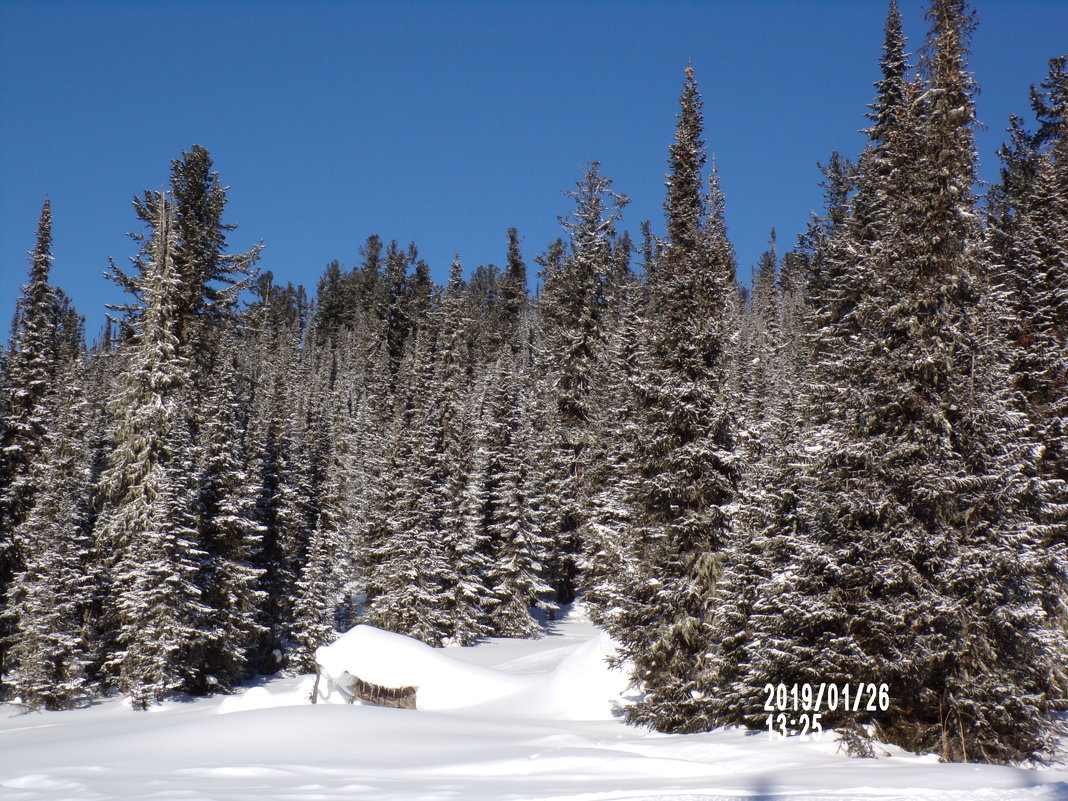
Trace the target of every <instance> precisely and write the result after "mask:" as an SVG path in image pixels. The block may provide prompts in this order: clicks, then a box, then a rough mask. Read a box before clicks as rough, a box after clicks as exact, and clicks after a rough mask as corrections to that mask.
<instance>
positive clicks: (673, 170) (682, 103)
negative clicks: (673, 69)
mask: <svg viewBox="0 0 1068 801" xmlns="http://www.w3.org/2000/svg"><path fill="white" fill-rule="evenodd" d="M701 105H702V104H701V95H700V93H699V92H698V91H697V81H696V80H695V79H694V76H693V65H687V67H686V79H685V80H684V81H683V86H682V95H681V97H680V98H679V115H678V123H677V124H676V127H675V141H674V142H673V143H672V144H671V148H670V150H669V158H668V166H669V168H670V172H669V173H668V175H667V182H666V186H667V197H666V198H665V200H664V212H665V214H666V216H667V233H668V247H669V250H670V252H672V253H674V254H675V257H677V258H688V257H689V256H692V255H693V254H694V253H695V252H696V246H697V241H698V237H699V232H700V230H701V222H702V218H703V216H704V210H705V209H704V197H703V193H702V179H701V172H702V170H703V168H704V165H705V160H706V158H707V153H706V150H705V142H704V139H703V138H702V136H703V132H704V118H703V117H702V114H701Z"/></svg>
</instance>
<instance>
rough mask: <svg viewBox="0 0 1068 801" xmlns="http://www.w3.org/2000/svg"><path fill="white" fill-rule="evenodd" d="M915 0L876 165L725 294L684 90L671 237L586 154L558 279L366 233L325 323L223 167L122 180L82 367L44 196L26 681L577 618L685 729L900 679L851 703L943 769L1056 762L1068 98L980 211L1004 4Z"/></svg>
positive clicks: (1067, 527) (23, 412)
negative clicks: (982, 155) (101, 319)
mask: <svg viewBox="0 0 1068 801" xmlns="http://www.w3.org/2000/svg"><path fill="white" fill-rule="evenodd" d="M927 19H928V22H929V25H930V30H929V34H928V37H927V41H926V42H925V44H924V46H923V47H922V48H921V50H920V51H919V55H918V58H917V59H916V60H915V63H914V61H913V60H912V58H911V57H910V55H909V54H908V53H907V51H906V47H907V43H906V41H905V38H904V36H903V34H902V25H901V17H900V14H899V11H898V9H897V5H896V2H894V0H891V3H890V7H889V13H888V17H887V24H886V29H885V43H884V47H883V52H882V57H881V60H880V67H881V76H882V77H881V79H880V80H879V82H878V83H877V84H876V87H875V88H876V93H875V99H874V102H873V103H872V104H871V106H870V107H869V110H868V115H867V116H868V119H869V121H870V125H869V127H868V128H867V129H866V134H867V144H866V146H865V148H864V150H863V151H862V152H861V153H860V154H859V155H858V156H857V158H856V159H855V160H850V159H847V158H844V157H842V156H840V155H839V154H832V156H831V158H830V159H829V160H828V162H827V164H826V165H824V167H823V172H824V175H825V182H824V187H825V189H826V207H825V209H824V211H823V213H822V214H821V215H819V216H818V217H816V218H814V219H813V220H812V221H811V223H810V225H809V226H808V228H807V230H806V231H805V232H804V233H803V234H802V235H801V236H800V237H799V239H798V242H797V244H796V245H795V246H794V247H793V249H791V250H789V251H788V252H786V253H783V254H782V255H781V256H780V255H779V253H778V251H777V243H776V239H775V236H774V232H773V234H772V238H771V243H770V246H769V249H768V251H767V253H765V255H764V256H763V257H762V259H761V261H760V264H759V266H758V269H757V270H756V272H755V275H754V279H753V281H752V285H751V286H750V287H743V286H741V285H740V284H739V283H738V280H737V278H736V266H737V265H736V261H735V257H734V253H733V250H732V246H731V243H730V240H729V238H728V235H727V228H726V223H725V216H724V207H725V199H724V196H723V193H722V191H721V189H720V185H719V178H718V175H717V174H716V171H715V169H714V168H713V169H709V165H708V150H707V145H706V142H705V138H704V136H705V135H704V130H703V116H702V100H701V96H700V93H699V91H698V86H697V82H696V79H695V77H694V73H693V70H692V68H687V70H686V73H685V77H684V83H683V90H682V94H681V97H680V110H679V114H678V118H677V125H676V133H675V139H674V142H673V143H672V144H671V146H670V150H669V172H668V175H667V181H666V188H667V193H666V198H665V201H664V213H665V226H664V232H663V234H662V235H657V234H655V233H654V232H653V230H652V227H651V225H650V224H649V223H644V224H643V225H642V226H641V231H640V237H639V238H638V239H637V240H634V239H632V238H631V236H630V234H629V233H628V232H626V231H624V230H621V228H620V225H621V221H622V213H623V209H624V207H625V206H626V204H627V197H626V196H625V195H624V194H622V193H619V192H617V191H616V190H615V189H613V184H612V181H611V180H610V179H609V178H607V177H605V176H604V175H602V174H601V172H600V167H599V165H598V164H597V163H593V164H591V165H590V166H589V168H588V170H587V172H586V174H585V175H584V176H583V177H582V178H581V180H580V181H578V183H577V184H576V186H575V189H574V190H573V191H572V192H570V193H569V195H570V198H571V201H572V208H571V211H570V213H569V214H568V215H567V216H566V217H564V218H562V231H561V236H560V238H559V239H557V240H556V241H555V242H552V243H550V244H549V245H548V246H547V247H546V248H545V250H544V251H543V252H541V253H540V254H538V255H537V257H536V264H537V265H538V268H539V270H538V273H537V276H538V278H539V279H540V282H538V283H537V289H536V290H535V291H532V289H531V284H532V283H534V282H533V281H532V280H531V276H530V274H529V271H528V265H527V263H526V262H525V260H524V255H523V253H522V248H521V240H520V237H519V234H518V232H517V231H516V230H515V229H511V230H509V231H508V236H507V240H506V242H502V250H503V251H504V258H503V261H504V265H503V266H495V265H488V266H480V267H478V268H477V269H475V270H473V271H472V272H470V274H469V275H467V276H466V277H465V271H464V268H463V266H462V265H461V263H460V261H459V258H457V260H456V261H455V262H454V263H453V265H452V268H451V271H450V274H449V279H448V283H447V284H446V285H445V286H437V285H435V284H434V282H433V281H432V280H431V277H430V269H429V266H428V265H427V263H426V262H425V261H424V260H423V259H421V258H420V256H419V252H418V250H417V249H416V247H415V246H414V245H409V246H407V247H404V246H402V245H400V244H399V243H398V242H396V241H393V242H388V243H387V242H384V241H382V240H381V239H380V238H379V237H377V236H371V237H370V238H368V239H367V241H366V242H365V243H364V244H363V246H362V247H361V249H360V252H359V261H358V263H357V264H355V265H354V266H352V267H350V268H346V267H345V266H343V265H342V264H341V263H340V262H336V261H335V262H333V263H331V264H330V265H329V266H328V267H327V268H326V270H325V272H324V274H323V276H322V278H321V279H320V281H319V284H318V286H317V288H316V292H315V294H314V298H312V297H309V295H308V294H307V292H306V291H305V289H304V288H302V287H293V286H292V285H286V286H280V285H278V284H276V283H275V281H274V279H273V276H272V275H271V273H270V272H263V273H259V272H257V270H256V267H255V263H256V261H257V258H258V256H259V250H260V249H259V247H258V246H257V247H255V248H253V249H252V250H250V251H248V252H245V253H237V254H235V253H231V252H229V249H228V248H227V242H226V236H227V234H228V233H229V232H230V231H232V230H233V228H234V226H233V225H231V224H229V223H227V222H224V216H225V206H226V188H225V187H224V186H223V185H222V183H221V181H220V179H219V176H218V174H217V172H215V171H214V169H213V164H212V160H211V157H210V155H209V153H208V152H207V151H206V150H205V149H204V148H202V147H200V146H193V147H192V148H191V149H190V150H189V151H187V152H184V153H182V154H181V157H180V158H178V159H176V160H175V161H174V162H173V164H172V167H171V180H170V188H169V189H168V190H166V191H150V192H145V193H144V194H142V195H140V196H138V197H137V198H135V201H134V209H135V213H136V216H137V219H138V220H139V222H140V223H141V224H142V225H143V233H142V234H139V235H137V236H135V237H134V238H135V240H136V242H137V249H138V252H137V255H136V256H135V257H134V258H133V259H132V266H131V267H130V268H127V269H123V268H120V267H119V266H117V265H115V264H112V265H111V266H110V269H109V272H108V277H109V278H111V279H112V280H113V281H115V282H116V283H117V284H118V285H119V286H120V287H121V288H122V289H123V290H124V291H125V293H126V297H127V302H126V303H124V304H122V305H119V306H115V307H113V308H112V309H111V315H110V317H109V322H108V324H107V326H106V328H105V331H104V334H103V335H102V336H101V337H100V338H99V339H98V340H97V341H96V342H95V343H94V344H93V345H92V346H91V347H88V346H87V344H86V340H85V336H84V331H83V325H82V321H81V318H80V317H79V315H78V314H77V312H76V310H75V309H74V307H73V305H72V303H71V301H70V299H69V298H68V296H67V295H66V294H65V293H64V292H63V291H62V290H61V289H59V288H58V287H56V286H53V285H52V284H51V283H50V280H49V271H50V265H51V261H52V255H51V209H50V205H49V203H48V201H47V200H46V201H45V204H44V207H43V209H42V212H41V218H40V224H39V226H38V229H37V236H36V245H35V247H34V249H33V251H32V252H31V254H30V271H29V280H28V283H27V284H26V285H25V287H24V288H23V292H22V295H21V297H20V299H19V301H18V304H17V309H16V313H15V319H14V323H13V328H12V336H11V339H10V342H9V345H8V347H7V349H6V350H5V351H4V353H3V362H2V372H0V381H2V389H3V392H2V393H0V409H2V413H3V422H2V427H0V437H2V450H0V597H2V599H3V601H2V604H3V605H2V607H0V608H2V613H0V678H2V682H3V684H2V687H0V692H3V693H5V694H6V696H7V697H8V698H11V699H14V698H18V699H19V700H20V701H21V703H23V704H25V705H27V706H30V707H41V708H46V709H64V708H70V707H72V706H75V705H78V704H80V703H83V702H84V701H85V700H86V699H88V698H91V697H92V696H94V695H97V694H100V693H106V692H108V691H112V690H117V691H118V692H121V693H123V694H125V695H127V696H129V697H130V698H131V702H132V704H133V706H134V707H135V708H140V709H144V708H147V707H148V706H150V705H152V704H153V703H156V702H158V701H159V700H161V699H162V698H163V697H164V695H165V694H166V693H168V692H172V691H184V692H188V693H193V694H206V693H211V692H227V691H230V690H231V689H233V688H234V687H236V686H237V685H238V684H240V683H241V682H242V681H244V680H246V679H248V678H249V677H251V676H253V675H255V674H258V673H274V672H277V671H279V670H290V671H302V670H308V669H309V668H310V667H311V666H312V665H313V660H314V650H315V648H316V647H317V646H319V645H321V644H324V643H326V642H329V641H330V640H331V638H332V637H334V636H335V634H336V633H337V632H338V631H343V630H345V629H347V628H348V627H350V626H351V625H353V624H355V623H357V622H368V623H371V624H373V625H376V626H380V627H383V628H386V629H390V630H393V631H397V632H401V633H404V634H407V635H410V636H413V637H417V638H419V639H421V640H423V641H425V642H428V643H431V644H433V645H444V644H470V643H474V642H477V641H478V640H480V639H483V638H485V637H490V636H503V637H531V636H537V635H538V633H539V631H540V630H541V626H540V623H539V618H540V617H542V616H549V617H551V616H552V615H553V614H554V611H555V610H556V609H558V606H559V605H560V604H566V603H570V602H572V601H573V600H575V598H576V597H577V596H578V595H579V594H580V593H581V594H582V596H583V598H584V599H585V601H586V602H587V604H588V606H589V609H590V611H591V614H592V616H593V617H594V619H595V620H596V621H597V622H598V623H600V624H601V625H603V626H604V627H605V628H607V629H608V631H610V632H611V633H612V634H613V635H614V637H615V638H616V640H617V641H618V642H619V643H620V654H621V655H620V660H621V662H622V661H626V663H627V664H628V665H630V666H631V670H632V677H633V679H634V681H635V683H636V685H638V687H639V688H640V689H641V690H642V691H643V694H642V698H641V700H639V701H637V702H636V703H634V704H633V705H631V706H629V707H628V708H627V710H626V713H625V714H626V716H627V718H628V719H629V720H630V721H632V722H634V723H639V724H644V725H649V726H652V727H654V728H656V729H658V730H661V731H675V732H691V731H703V730H707V729H709V728H712V727H715V726H720V725H743V726H748V727H755V728H762V727H764V725H765V724H764V719H765V716H766V712H765V711H764V706H763V704H764V700H765V696H764V692H763V688H764V686H765V685H766V684H767V683H776V684H778V683H785V684H787V685H792V684H794V683H797V684H806V683H807V684H813V685H819V684H821V683H835V684H844V683H847V682H849V683H852V684H856V683H858V682H877V683H886V684H887V685H888V687H889V692H890V703H889V705H888V708H887V709H885V710H872V711H869V710H867V709H859V710H856V711H852V710H849V709H838V710H836V711H834V712H831V713H829V714H828V715H827V716H826V717H825V725H829V726H832V725H833V726H836V727H837V728H838V729H839V731H840V733H841V736H842V737H843V738H844V739H845V741H846V743H847V744H848V746H849V747H850V749H851V750H852V751H853V752H854V753H857V754H870V753H873V745H872V742H873V741H874V740H877V741H882V742H889V743H895V744H899V745H902V746H904V747H906V748H908V749H911V750H914V751H918V752H931V753H937V754H939V755H941V756H942V757H943V758H945V759H947V760H956V761H968V760H983V761H990V762H1012V761H1016V760H1023V759H1030V758H1038V757H1043V756H1047V755H1049V754H1051V753H1052V752H1053V751H1054V750H1055V748H1056V745H1057V738H1058V737H1059V734H1060V729H1059V723H1058V717H1057V716H1058V714H1059V713H1060V712H1061V711H1063V710H1064V709H1065V707H1066V688H1068V677H1066V676H1065V670H1064V666H1065V664H1068V662H1066V659H1065V657H1066V656H1068V652H1066V647H1065V646H1066V639H1065V625H1066V608H1065V591H1066V572H1065V568H1066V553H1065V546H1066V540H1068V423H1066V421H1068V347H1066V343H1065V338H1066V337H1068V72H1066V64H1068V61H1066V57H1065V56H1060V57H1057V58H1054V59H1052V60H1051V61H1050V71H1049V74H1048V76H1047V77H1046V78H1045V80H1044V81H1043V82H1042V83H1041V84H1040V85H1039V86H1038V87H1033V88H1032V93H1031V99H1032V107H1033V112H1034V116H1035V120H1036V122H1037V128H1035V129H1034V130H1030V129H1029V128H1028V126H1027V124H1026V123H1025V122H1024V121H1023V120H1022V119H1020V118H1016V117H1014V118H1013V119H1012V120H1011V122H1010V127H1009V141H1008V142H1007V143H1006V145H1005V146H1004V147H1003V148H1002V150H1001V151H1000V156H1001V159H1002V169H1001V177H1000V180H999V182H998V183H997V184H996V185H994V186H992V187H991V188H990V189H989V191H987V193H986V195H985V197H979V196H977V194H976V184H977V175H976V169H977V167H976V162H977V159H976V152H975V145H974V139H973V132H974V129H975V127H976V125H977V121H976V118H975V109H974V103H973V97H974V95H975V93H976V91H977V89H976V86H975V85H974V83H973V81H972V78H971V76H970V74H969V72H968V70H967V57H968V51H969V39H970V33H971V30H972V28H973V26H974V24H975V21H974V14H973V12H971V11H970V10H969V9H968V7H967V5H966V4H965V2H964V0H931V2H930V3H929V7H928V9H927Z"/></svg>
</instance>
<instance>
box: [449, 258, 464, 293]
mask: <svg viewBox="0 0 1068 801" xmlns="http://www.w3.org/2000/svg"><path fill="white" fill-rule="evenodd" d="M463 291H464V266H463V263H462V262H461V261H460V254H459V252H457V253H455V254H454V255H453V257H452V266H451V267H450V268H449V285H448V287H447V288H446V295H447V296H448V297H459V296H460V294H461V293H462V292H463Z"/></svg>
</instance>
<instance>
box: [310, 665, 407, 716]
mask: <svg viewBox="0 0 1068 801" xmlns="http://www.w3.org/2000/svg"><path fill="white" fill-rule="evenodd" d="M322 675H323V669H322V666H321V665H316V666H315V685H314V686H313V687H312V692H311V702H312V703H313V704H315V703H318V701H319V680H320V679H321V678H322ZM327 681H329V682H330V683H331V684H332V685H333V687H335V688H336V689H337V690H338V691H339V692H340V693H341V694H342V695H343V696H344V697H345V701H346V703H349V704H351V703H354V702H356V701H360V702H362V703H365V704H373V705H374V706H386V707H391V708H393V709H415V708H416V705H415V702H416V690H417V688H416V687H386V686H385V685H382V684H374V683H373V682H370V681H364V680H363V679H361V678H360V677H359V676H353V675H352V674H351V673H349V672H348V671H344V672H342V673H341V675H340V676H337V677H336V678H334V677H331V676H330V675H329V674H327Z"/></svg>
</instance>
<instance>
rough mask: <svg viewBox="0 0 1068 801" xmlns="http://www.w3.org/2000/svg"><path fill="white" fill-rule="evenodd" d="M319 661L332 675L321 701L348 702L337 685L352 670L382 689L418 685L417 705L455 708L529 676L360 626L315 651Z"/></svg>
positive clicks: (513, 687)
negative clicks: (488, 665)
mask: <svg viewBox="0 0 1068 801" xmlns="http://www.w3.org/2000/svg"><path fill="white" fill-rule="evenodd" d="M315 661H316V662H318V663H319V666H320V667H321V668H322V671H323V673H325V674H326V675H327V676H328V677H329V678H330V682H327V686H326V687H325V688H324V687H323V686H322V685H320V687H319V693H320V700H325V701H327V702H328V703H338V702H341V703H344V699H343V698H342V697H341V693H339V692H338V690H337V689H336V685H337V684H338V683H342V682H343V681H344V679H343V676H342V674H344V673H348V674H349V675H350V676H356V677H358V678H360V679H363V680H364V681H369V682H371V683H372V684H380V685H382V686H384V687H415V688H417V696H416V698H417V705H418V707H419V709H455V708H457V707H464V706H472V705H474V704H482V703H485V702H487V701H491V700H493V699H496V698H500V697H502V696H506V695H511V694H514V693H516V692H518V691H519V690H520V689H522V688H523V687H524V686H525V685H526V684H527V683H528V682H529V677H525V676H517V675H514V674H507V673H502V672H500V671H497V670H493V669H491V668H485V667H481V666H479V665H471V664H466V663H463V662H460V661H458V660H456V659H453V658H452V657H451V656H449V655H448V653H447V652H446V651H444V650H442V649H439V648H432V647H430V646H429V645H426V644H425V643H422V642H419V641H418V640H414V639H412V638H411V637H405V636H403V635H401V634H394V633H392V632H389V631H382V630H381V629H376V628H375V627H373V626H367V625H360V626H356V627H355V628H353V629H351V630H350V631H348V632H346V633H345V634H343V635H342V636H341V637H340V638H339V639H338V640H336V641H335V642H333V643H332V644H330V645H327V646H323V647H322V648H319V649H318V650H317V651H316V652H315Z"/></svg>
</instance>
